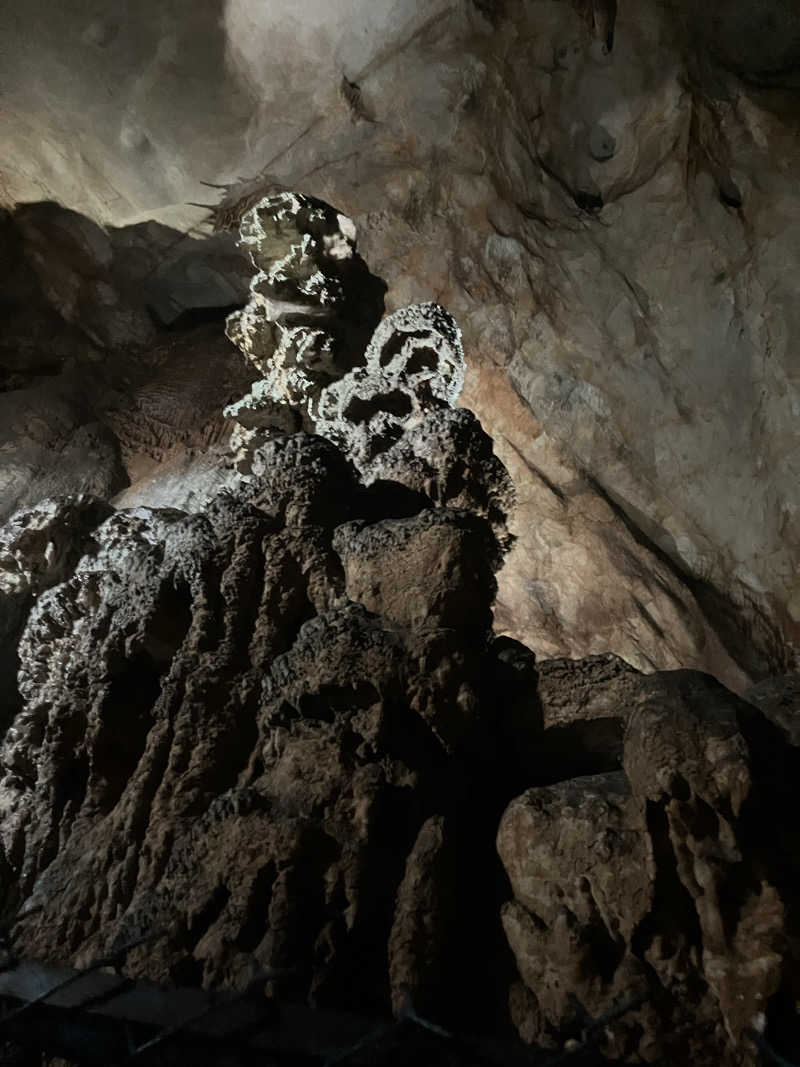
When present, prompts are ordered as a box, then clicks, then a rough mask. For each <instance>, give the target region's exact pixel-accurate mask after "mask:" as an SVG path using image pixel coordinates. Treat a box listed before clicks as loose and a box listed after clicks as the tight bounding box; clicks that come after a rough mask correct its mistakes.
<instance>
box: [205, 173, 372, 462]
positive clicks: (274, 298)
mask: <svg viewBox="0 0 800 1067" xmlns="http://www.w3.org/2000/svg"><path fill="white" fill-rule="evenodd" d="M239 234H240V236H239V245H240V247H241V248H242V249H244V250H246V251H247V253H248V254H249V257H250V261H251V263H252V264H253V266H254V267H255V269H256V273H255V274H254V275H253V278H252V281H251V282H250V295H249V299H248V302H247V305H246V307H244V308H243V309H242V310H241V311H237V312H235V313H234V314H233V315H231V316H230V317H229V319H228V324H227V334H228V337H229V338H230V339H231V340H232V341H233V342H234V344H236V345H238V347H239V348H240V349H241V350H242V352H244V354H245V355H246V357H247V359H248V360H249V361H250V362H251V363H252V364H253V365H254V366H255V367H256V369H257V370H258V371H259V372H260V374H261V378H260V379H259V380H258V381H257V382H256V383H255V384H254V386H253V388H252V390H251V391H250V393H248V394H247V396H245V397H243V398H242V399H240V400H237V401H236V403H235V404H232V405H230V406H229V407H228V408H227V409H226V414H228V415H229V416H231V417H232V418H235V419H236V420H237V422H238V423H239V424H240V426H241V429H240V430H238V431H237V432H236V433H235V434H234V440H233V446H234V447H235V448H237V449H238V450H239V451H240V453H241V454H240V456H239V457H238V461H237V466H238V467H239V468H240V469H241V470H242V471H243V472H244V471H246V470H247V467H248V463H249V455H250V454H251V453H252V451H253V449H254V448H255V447H256V446H257V444H258V442H259V440H261V439H263V437H264V431H272V432H278V433H281V432H282V433H291V432H293V431H295V430H311V431H313V430H314V429H315V427H316V423H317V421H318V412H319V407H320V404H321V392H322V391H323V390H324V388H325V387H326V386H327V385H330V383H331V382H332V381H335V380H336V379H337V378H338V377H339V376H341V375H342V374H344V373H345V372H346V371H348V370H349V369H350V368H351V367H352V366H353V364H354V363H356V362H358V361H359V360H360V359H361V356H362V353H363V351H364V349H365V347H366V345H367V341H368V339H369V337H370V335H371V333H372V331H373V330H374V328H375V327H376V326H377V324H378V321H379V319H380V317H381V314H382V312H383V293H384V290H385V286H384V285H383V283H382V282H380V280H379V279H377V278H373V277H372V276H371V275H370V273H369V270H368V269H367V266H366V264H365V263H364V261H363V260H362V259H361V257H360V256H358V255H357V254H356V228H355V226H354V224H353V222H352V220H351V219H348V218H346V217H345V216H344V215H341V214H339V213H338V212H337V211H336V209H335V208H332V207H331V206H330V205H329V204H325V203H323V202H322V201H321V200H314V199H312V198H309V197H305V196H300V195H298V194H296V193H289V192H286V193H279V194H277V195H275V196H272V197H267V198H266V199H263V200H261V201H259V202H258V203H257V204H256V205H255V206H254V207H252V208H251V209H250V210H249V211H247V212H246V213H245V214H244V216H243V218H242V221H241V225H240V228H239Z"/></svg>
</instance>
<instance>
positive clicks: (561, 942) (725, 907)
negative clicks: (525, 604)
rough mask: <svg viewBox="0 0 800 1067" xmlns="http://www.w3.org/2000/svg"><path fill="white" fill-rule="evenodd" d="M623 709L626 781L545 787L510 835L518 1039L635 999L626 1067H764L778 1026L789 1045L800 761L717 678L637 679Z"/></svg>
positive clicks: (621, 1039) (620, 1043)
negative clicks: (638, 1064)
mask: <svg viewBox="0 0 800 1067" xmlns="http://www.w3.org/2000/svg"><path fill="white" fill-rule="evenodd" d="M617 684H618V683H617ZM612 685H613V682H612ZM623 708H624V715H625V718H626V727H625V736H624V751H623V769H622V770H618V771H607V772H606V773H604V774H600V775H594V776H589V777H581V778H575V779H572V780H570V781H564V782H559V783H557V784H554V785H551V786H548V787H546V788H541V787H540V788H533V789H530V790H528V791H527V792H526V793H524V794H523V795H522V796H521V797H519V798H518V799H517V800H515V801H513V802H512V803H511V805H509V807H508V809H507V810H506V813H505V815H504V816H503V819H502V821H501V824H500V830H499V834H498V848H499V851H500V855H501V858H502V859H503V862H504V865H505V868H506V870H507V872H508V874H509V877H510V879H511V884H512V889H513V893H514V899H513V900H512V901H511V902H510V903H509V904H507V905H506V906H505V908H504V911H503V923H504V927H505V930H506V933H507V936H508V939H509V943H510V945H511V947H512V949H513V950H514V953H515V956H516V959H517V964H518V967H519V970H520V974H521V977H522V979H523V982H524V983H525V986H526V989H527V993H526V994H525V995H522V993H521V992H519V993H517V994H516V995H515V997H514V998H513V1001H512V1004H513V1010H514V1011H515V1014H516V1019H517V1024H518V1026H519V1028H520V1030H521V1032H522V1033H523V1034H525V1035H526V1037H527V1039H529V1040H535V1041H541V1040H542V1039H543V1038H544V1037H546V1036H547V1034H548V1031H550V1030H554V1031H556V1032H560V1033H563V1031H564V1030H565V1029H568V1028H569V1027H570V1026H573V1027H574V1028H575V1031H576V1033H578V1034H579V1033H580V1030H581V1026H582V1022H581V1012H587V1013H588V1014H589V1016H592V1017H597V1016H599V1015H601V1014H603V1013H605V1012H608V1011H610V1010H611V1009H612V1008H613V1006H614V1003H615V1001H618V1000H620V999H622V998H623V997H624V996H627V995H629V994H631V993H633V994H639V995H641V996H642V997H643V998H644V1002H643V1003H642V1004H641V1006H640V1007H639V1009H638V1010H636V1011H632V1012H630V1013H629V1014H628V1015H627V1016H626V1017H625V1018H624V1020H621V1021H619V1022H615V1023H613V1024H611V1025H609V1027H608V1030H607V1034H608V1041H609V1045H608V1048H609V1051H611V1052H612V1053H613V1055H615V1056H620V1055H621V1056H623V1057H631V1056H633V1057H634V1058H635V1057H636V1056H639V1057H641V1058H643V1059H644V1060H645V1061H648V1062H649V1061H650V1060H652V1059H654V1058H658V1057H664V1056H665V1057H666V1060H667V1062H687V1061H689V1060H691V1061H692V1062H700V1061H703V1060H704V1058H705V1057H712V1058H714V1057H716V1059H715V1062H719V1063H731V1064H734V1063H735V1064H739V1063H750V1062H753V1056H754V1051H753V1046H752V1045H751V1044H750V1042H749V1034H750V1033H751V1032H752V1031H753V1030H763V1028H764V1026H765V1025H768V1027H769V1030H770V1032H771V1033H772V1034H773V1035H774V1034H776V1033H777V1034H781V1035H782V1036H783V1038H784V1039H785V1040H788V1041H789V1042H790V1044H789V1046H788V1047H789V1048H791V1047H793V1046H792V1044H791V1042H792V1041H794V1040H795V1038H796V1035H795V1037H788V1038H787V1037H786V1035H787V1032H791V1028H792V1027H793V1026H796V1018H793V1013H792V1010H791V1008H790V1007H789V1006H788V1002H789V1001H791V998H792V996H793V995H794V993H793V990H794V989H795V988H796V975H797V971H798V961H797V944H796V939H795V938H794V936H793V934H792V932H791V931H792V929H793V920H792V919H791V918H790V916H791V915H792V914H793V913H794V911H795V909H796V908H797V905H798V900H797V881H796V879H797V860H796V854H797V850H796V845H794V844H791V845H790V844H789V841H790V840H792V841H794V840H795V839H796V826H795V825H794V823H793V820H789V821H788V822H784V821H783V819H782V817H781V816H777V814H776V813H777V811H778V810H780V809H781V808H782V805H783V804H784V803H786V802H787V801H788V797H789V795H790V793H791V792H792V791H793V790H794V788H795V785H794V784H790V782H789V780H788V778H787V774H788V775H790V776H791V774H792V773H796V771H795V772H792V771H791V770H790V767H793V766H795V764H796V758H795V757H794V755H793V754H792V751H791V750H790V749H789V748H788V746H787V745H786V744H785V742H784V741H783V740H782V739H781V735H780V734H779V732H778V731H777V730H775V728H774V727H772V726H771V725H770V724H769V723H768V722H767V720H766V719H765V718H763V717H762V716H761V715H760V714H758V713H757V712H755V710H754V709H753V708H752V707H751V706H749V705H747V704H745V703H744V702H742V701H740V700H738V699H737V698H736V697H734V696H733V695H732V694H730V693H728V692H727V691H725V690H724V689H722V688H721V687H720V686H718V684H717V683H715V682H714V681H713V680H712V679H710V678H708V677H707V676H703V675H698V674H693V673H692V672H686V671H684V672H674V673H669V674H656V675H653V676H651V677H649V678H644V677H640V678H639V679H638V680H637V685H636V687H635V688H634V689H633V690H631V689H630V687H629V695H628V698H627V700H626V701H625V702H624V704H623ZM775 805H777V807H775ZM770 810H771V811H773V813H775V814H773V816H772V818H770V816H769V815H768V812H769V811H770ZM787 1027H788V1028H789V1031H787V1030H786V1028H787ZM711 1049H716V1051H715V1052H714V1053H712V1052H711Z"/></svg>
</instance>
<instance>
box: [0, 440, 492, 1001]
mask: <svg viewBox="0 0 800 1067" xmlns="http://www.w3.org/2000/svg"><path fill="white" fill-rule="evenodd" d="M476 473H477V472H476ZM391 492H393V493H394V494H395V498H396V506H395V508H394V511H395V513H399V515H400V516H401V517H397V518H392V517H382V518H381V519H380V520H379V521H375V511H376V509H379V510H380V512H381V514H382V515H383V516H387V515H389V516H391V512H392V508H391V506H390V500H391V495H390V494H391ZM439 495H440V496H441V497H444V496H445V495H446V487H445V486H444V485H442V486H441V487H440V491H439ZM81 506H83V507H84V508H86V507H88V506H89V505H88V503H87V504H85V505H84V504H81ZM59 514H60V515H64V516H65V517H66V516H67V514H68V512H67V511H65V510H63V507H62V511H61V512H59ZM37 516H38V513H36V514H34V515H32V516H26V515H21V516H18V517H17V518H15V520H14V525H13V527H12V528H11V531H10V533H9V532H7V533H6V535H5V536H6V540H7V541H9V544H11V543H12V542H11V536H12V534H13V532H14V530H19V529H33V527H34V524H35V521H38V524H39V526H42V523H43V520H41V521H40V520H38V518H37ZM101 518H102V515H98V517H97V519H96V520H95V522H94V524H93V527H92V532H91V538H90V540H88V541H86V540H84V542H83V544H82V551H81V558H80V559H79V560H78V561H77V562H76V561H75V560H74V559H72V560H71V561H69V562H71V566H69V565H68V563H67V561H66V556H65V553H64V552H61V554H60V555H61V572H60V573H58V574H57V573H56V571H55V570H53V573H52V577H51V579H50V581H49V582H47V581H45V580H44V579H39V588H38V589H37V591H38V596H37V597H36V599H35V601H34V602H33V603H32V605H31V604H30V603H27V602H26V606H27V607H28V608H29V609H30V613H29V617H28V620H27V624H26V626H25V629H24V632H23V634H22V637H21V640H20V644H19V650H18V655H19V663H20V670H19V692H20V696H21V699H22V701H23V706H22V709H21V710H20V711H19V713H18V714H17V715H16V717H15V718H14V721H13V723H12V724H11V726H10V728H9V730H8V732H7V734H6V737H5V741H4V743H3V749H2V756H1V759H2V766H3V778H2V785H1V786H0V789H1V794H0V795H1V796H2V819H1V820H0V834H2V843H3V851H4V854H5V855H6V856H7V857H8V861H9V863H10V864H11V867H12V868H13V870H14V872H15V883H14V886H13V887H11V886H6V887H5V888H6V892H7V893H10V894H12V896H13V894H18V899H20V900H24V907H23V913H27V912H30V914H31V918H30V919H24V918H23V919H22V920H21V922H20V924H19V925H18V926H17V935H16V936H17V943H18V945H19V946H20V949H21V950H23V951H25V952H27V953H30V954H34V955H42V956H45V957H48V958H56V957H58V958H62V959H64V958H71V959H73V960H75V961H76V962H81V961H83V962H86V960H88V959H89V957H91V956H93V955H95V954H96V953H97V952H102V951H105V948H106V947H108V946H110V945H111V944H112V943H113V942H114V941H115V939H117V938H119V937H121V936H124V937H125V938H128V937H130V936H131V934H132V933H134V932H135V931H139V930H144V929H145V928H147V929H148V930H162V931H163V932H162V933H161V935H160V936H157V937H156V939H155V942H154V944H153V945H151V946H150V947H149V948H148V951H147V952H146V953H142V954H141V957H136V958H135V962H134V964H133V966H134V967H135V968H136V970H137V971H138V973H140V974H142V975H146V976H149V977H150V978H155V979H158V980H160V981H169V980H174V981H184V982H185V981H191V982H195V981H202V982H203V983H205V984H206V985H210V986H214V985H229V986H230V985H232V986H234V987H238V986H242V985H246V984H247V982H248V981H249V980H250V979H251V978H252V976H253V974H254V971H255V969H258V968H260V967H264V966H276V967H284V966H286V967H290V968H296V977H295V978H294V979H291V980H288V984H287V985H285V986H282V987H281V991H282V992H283V994H285V995H294V996H297V995H303V996H305V997H311V998H312V1000H314V1001H316V1002H319V1003H328V1004H331V1005H335V1006H339V1007H343V1006H349V1007H352V1008H355V1007H358V1009H359V1010H361V1011H364V1010H372V1011H374V1012H378V1011H379V1010H384V1009H385V1007H386V1005H387V1004H388V998H389V993H390V985H391V989H392V990H394V993H393V994H392V995H393V996H395V999H397V998H402V996H403V995H405V993H406V992H409V991H410V992H411V993H412V994H413V993H414V991H415V990H416V989H417V988H419V989H423V987H424V990H425V992H424V996H422V999H423V1000H424V1001H425V1002H426V1003H428V1002H430V1001H431V996H432V990H433V988H434V986H432V985H431V981H432V975H433V974H434V973H436V974H438V975H439V976H440V977H441V979H442V981H445V982H446V983H449V984H450V986H451V988H450V990H449V993H448V997H447V998H445V999H446V1001H447V1002H448V1004H449V1010H450V1011H451V1012H455V1011H456V1010H457V1009H458V1010H461V1008H460V1007H459V1005H461V1007H463V1003H462V1000H463V998H462V992H460V991H461V990H462V989H463V987H464V985H465V980H464V978H463V977H460V976H459V971H460V970H461V969H462V967H463V958H464V953H465V952H466V950H467V945H468V943H469V937H468V928H467V925H465V924H467V922H468V923H469V925H474V924H475V922H476V916H475V915H474V914H471V911H472V909H473V908H476V909H477V913H478V914H479V915H480V918H478V919H477V926H478V929H479V930H482V931H483V934H482V935H481V936H484V937H486V938H488V940H489V941H491V937H492V936H494V937H495V940H496V937H497V934H498V933H499V931H498V930H497V929H496V925H495V922H494V918H493V916H494V903H493V902H494V892H495V883H494V879H495V877H496V870H495V867H494V865H493V864H492V859H491V853H492V833H491V828H490V824H491V821H492V819H496V817H497V814H498V812H499V807H498V805H499V804H500V803H501V801H500V799H499V798H498V796H497V795H496V791H495V787H494V785H492V784H491V783H492V778H493V775H494V771H493V770H492V769H491V768H492V766H493V763H492V760H493V757H492V753H493V752H495V751H496V748H497V736H496V730H495V728H494V726H493V723H492V715H491V714H487V711H488V708H489V706H490V705H491V703H492V702H493V700H494V697H493V695H492V694H491V692H489V691H488V690H487V685H488V680H489V678H490V677H491V676H492V671H493V668H492V663H493V662H494V653H493V651H492V645H491V602H492V599H493V596H494V593H495V588H496V585H495V579H494V573H493V572H494V570H495V569H496V567H497V566H498V565H499V561H500V555H501V552H500V549H499V548H498V546H497V543H496V541H495V538H494V535H493V533H492V529H491V525H490V524H489V522H487V521H486V519H484V518H482V517H481V516H478V515H474V514H472V513H470V512H468V511H464V510H457V509H451V508H447V507H441V508H434V507H433V506H432V504H431V501H430V500H428V499H426V498H425V497H423V495H422V494H421V493H413V492H412V491H410V490H406V489H404V488H403V487H402V486H400V485H394V487H393V488H392V487H391V486H390V484H389V483H386V484H384V485H383V486H378V487H374V488H371V489H370V488H367V487H365V486H364V485H363V484H362V483H360V482H359V480H358V478H357V475H356V472H355V470H354V468H353V467H352V466H351V465H350V464H349V462H348V461H347V460H346V459H345V458H344V456H343V455H342V454H341V453H340V452H339V451H337V449H336V448H335V446H333V445H332V444H330V443H328V442H327V441H325V440H324V439H323V438H320V437H313V436H306V435H302V434H301V435H296V436H291V437H288V438H283V439H275V440H273V441H270V442H268V443H267V444H266V445H265V446H264V447H263V448H262V449H260V450H259V451H257V452H256V454H255V456H254V464H253V472H252V474H251V475H250V476H249V477H248V479H246V480H244V481H242V480H241V479H240V480H239V481H238V482H237V483H236V484H235V485H232V486H231V488H229V489H228V490H226V491H225V492H223V493H221V494H220V495H218V496H216V497H215V498H214V499H213V500H212V501H211V503H210V504H209V505H208V506H207V507H206V508H205V509H203V510H202V511H200V512H197V513H195V514H192V515H188V514H185V513H182V512H178V511H176V510H174V509H173V510H154V509H144V508H142V509H138V510H130V511H118V512H116V513H114V514H112V515H111V516H110V517H108V518H106V519H105V520H104V521H99V520H100V519H101ZM98 522H99V524H98ZM51 524H52V522H51ZM45 536H46V531H45V533H43V534H42V536H41V538H39V540H42V541H43V539H44V538H45ZM51 540H52V538H51ZM17 541H19V537H17ZM15 543H16V542H15ZM74 544H77V538H76V541H75V542H74ZM31 551H32V550H30V551H29V555H30V554H31ZM47 554H48V550H44V555H45V556H47ZM17 555H19V553H17ZM50 556H51V557H54V552H53V551H51V552H50ZM15 558H16V557H15ZM6 565H7V566H8V564H7V563H6ZM33 566H34V564H33V563H31V564H28V568H29V571H32V569H33ZM53 566H55V564H53ZM26 573H27V572H26ZM54 579H60V581H58V584H52V582H53V580H54ZM26 581H27V583H28V585H30V584H31V582H32V581H33V579H26ZM48 584H50V585H51V588H46V586H47V585H48ZM483 774H488V775H489V777H488V779H487V790H486V791H485V792H482V794H481V797H480V802H479V799H478V795H477V794H476V793H475V792H474V790H473V789H472V787H471V784H470V783H471V782H472V781H473V779H474V776H475V775H483ZM485 805H487V809H486V810H482V809H483V808H484V806H485ZM487 819H488V820H489V824H488V825H486V827H485V830H484V832H483V833H482V844H481V845H480V846H479V848H478V853H477V856H478V857H481V858H480V859H479V860H478V862H479V864H483V865H484V867H485V872H486V873H485V874H481V875H480V876H478V877H477V878H475V879H474V884H473V886H472V888H471V891H470V898H469V900H470V903H469V907H467V905H466V902H464V904H463V905H459V908H458V909H457V914H456V915H455V916H453V917H452V922H451V923H450V925H449V926H448V925H447V924H445V927H446V928H445V927H443V928H442V930H441V931H440V932H437V935H436V938H434V939H433V940H430V939H422V940H421V939H420V933H419V926H420V923H423V924H424V923H430V922H431V921H432V919H431V916H430V915H428V914H427V912H426V911H425V910H424V909H423V910H422V911H420V908H419V907H418V906H417V907H415V906H414V902H413V899H412V897H413V894H411V896H409V894H410V893H411V890H410V889H406V890H402V889H401V884H402V885H404V884H406V883H408V881H409V879H412V880H413V879H416V878H428V879H429V881H430V879H433V881H432V882H431V888H430V892H431V893H433V894H434V896H436V898H437V899H441V900H443V901H445V900H448V899H450V896H451V895H453V894H455V893H456V885H457V884H458V882H459V881H460V880H461V879H463V877H464V873H465V866H464V865H465V864H467V863H469V864H472V863H473V862H474V861H475V857H474V856H473V855H472V854H470V855H469V856H468V855H467V854H466V853H464V852H463V851H462V847H461V843H462V842H463V841H464V840H466V837H467V835H468V834H469V832H470V827H472V826H476V825H484V824H486V823H487ZM445 826H446V830H445ZM432 827H437V828H438V829H437V830H436V831H435V833H434V836H435V838H436V840H440V841H441V847H442V848H444V851H445V854H446V855H448V856H449V859H447V860H446V861H444V860H443V861H442V862H441V863H440V862H439V861H433V862H434V866H433V871H432V873H431V872H429V873H428V874H424V873H422V871H423V868H424V870H428V867H429V864H428V862H427V860H425V857H426V856H428V855H429V852H430V848H429V846H428V845H427V844H425V842H427V841H428V837H429V836H430V833H431V832H432V831H431V829H430V828H432ZM442 835H444V836H442ZM415 842H416V844H415ZM431 847H433V846H431ZM436 847H437V848H438V847H439V846H436ZM454 850H455V852H454ZM421 865H422V866H421ZM440 868H441V870H440ZM417 870H419V871H420V873H419V874H413V873H412V872H414V871H417ZM440 874H441V876H440ZM404 879H405V881H404ZM398 891H400V896H399V898H398V900H399V902H398V903H397V905H396V904H395V896H396V894H397V893H398ZM442 907H444V904H443V905H442ZM468 912H470V914H469V916H468V914H467V913H468ZM492 929H494V930H495V933H494V935H492V934H491V931H492ZM23 946H24V949H23ZM134 955H135V954H134ZM429 965H430V966H429ZM431 967H432V968H433V970H431V969H430V968H431ZM437 968H438V969H437ZM470 982H472V979H470ZM401 989H402V991H403V992H402V993H401V992H400V991H401ZM485 993H486V990H485V988H483V989H482V990H478V989H476V990H475V991H474V992H473V993H470V994H469V996H470V997H471V998H472V1000H473V1002H474V1000H475V997H477V996H479V995H483V994H485ZM421 995H422V994H421ZM398 1002H399V1001H398Z"/></svg>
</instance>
